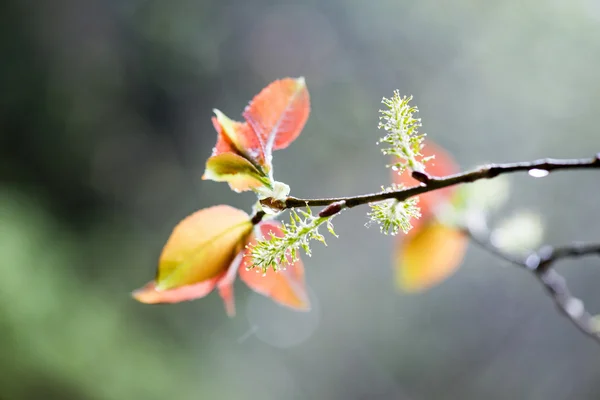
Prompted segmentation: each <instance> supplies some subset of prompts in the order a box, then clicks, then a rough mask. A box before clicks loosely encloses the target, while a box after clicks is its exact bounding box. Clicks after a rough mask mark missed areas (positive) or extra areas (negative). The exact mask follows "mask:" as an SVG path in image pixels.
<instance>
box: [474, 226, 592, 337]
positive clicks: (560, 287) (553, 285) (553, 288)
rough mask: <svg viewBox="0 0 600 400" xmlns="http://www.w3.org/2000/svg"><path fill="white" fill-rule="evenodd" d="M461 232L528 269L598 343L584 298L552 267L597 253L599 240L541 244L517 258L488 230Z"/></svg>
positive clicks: (497, 254)
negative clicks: (577, 294)
mask: <svg viewBox="0 0 600 400" xmlns="http://www.w3.org/2000/svg"><path fill="white" fill-rule="evenodd" d="M464 232H465V234H466V235H468V236H469V238H471V240H472V241H473V242H474V243H476V244H477V245H479V246H480V247H481V248H483V249H484V250H486V251H488V252H489V253H492V254H494V255H496V256H498V257H500V258H502V259H503V260H506V261H508V262H510V263H511V264H513V265H516V266H518V267H521V268H523V269H525V270H527V271H529V272H531V273H532V274H533V276H535V278H536V279H537V280H538V282H540V283H541V284H542V286H543V287H544V289H545V290H546V292H548V294H549V295H550V297H552V300H554V303H555V304H556V306H557V307H558V309H559V310H560V311H561V313H562V314H563V315H565V316H566V317H567V318H568V319H569V320H570V321H571V322H572V323H573V324H574V325H575V326H576V327H577V328H578V329H579V330H580V331H581V332H583V333H584V334H586V335H587V336H589V337H591V338H592V339H594V340H595V341H597V342H599V343H600V329H599V327H598V324H597V323H596V322H595V320H594V317H593V316H592V315H591V314H590V313H589V312H588V311H587V310H586V309H585V306H584V304H583V302H582V301H581V300H580V299H578V298H577V297H575V296H573V294H571V291H570V290H569V287H568V286H567V282H566V280H565V278H564V277H563V276H562V275H560V274H559V273H558V272H557V271H556V270H555V269H554V268H553V265H554V263H556V262H557V261H559V260H561V259H564V258H569V257H582V256H586V255H594V254H597V255H599V256H600V244H583V243H573V244H571V245H567V246H561V247H552V246H543V247H541V248H540V249H539V250H538V251H536V252H533V253H531V254H530V255H529V256H527V257H525V258H519V257H517V256H514V255H512V254H509V253H506V252H504V251H502V250H501V249H499V248H498V247H496V246H495V245H494V244H493V243H492V242H491V241H490V239H489V232H488V233H487V234H486V235H485V237H483V235H482V234H481V233H475V232H474V231H473V230H470V229H468V228H467V229H464Z"/></svg>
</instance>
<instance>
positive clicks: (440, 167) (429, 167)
mask: <svg viewBox="0 0 600 400" xmlns="http://www.w3.org/2000/svg"><path fill="white" fill-rule="evenodd" d="M423 154H424V155H425V156H426V157H427V156H431V155H435V158H434V159H433V160H430V161H428V162H427V163H426V164H425V171H426V172H427V173H428V174H430V175H433V176H447V175H452V174H455V173H457V172H458V171H459V167H458V165H457V164H456V162H455V161H454V159H453V158H452V156H451V155H450V154H449V153H448V152H446V151H444V150H443V149H442V148H441V147H439V146H437V145H435V144H434V143H432V142H430V141H426V142H425V147H424V148H423ZM421 158H422V157H418V159H419V160H420V159H421ZM392 180H393V182H394V183H397V184H403V185H405V186H408V187H410V186H415V185H419V184H420V183H419V181H417V180H416V179H414V178H413V177H412V176H411V171H410V170H406V171H404V172H403V173H402V174H398V173H397V172H393V176H392ZM454 190H455V188H453V187H448V188H444V189H440V190H434V191H432V192H429V193H424V194H422V195H419V207H420V208H421V214H422V215H423V217H422V218H421V220H416V221H415V223H416V225H420V223H419V222H418V221H423V220H426V219H427V218H428V217H430V216H431V215H432V214H433V213H434V212H435V208H436V207H437V206H438V205H439V204H441V203H444V202H448V201H450V198H451V197H452V194H453V193H454ZM415 228H416V226H415ZM413 229H414V228H413Z"/></svg>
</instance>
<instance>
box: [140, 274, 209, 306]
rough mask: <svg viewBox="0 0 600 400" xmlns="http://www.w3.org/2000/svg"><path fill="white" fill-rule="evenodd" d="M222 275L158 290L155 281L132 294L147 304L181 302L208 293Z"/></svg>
mask: <svg viewBox="0 0 600 400" xmlns="http://www.w3.org/2000/svg"><path fill="white" fill-rule="evenodd" d="M219 279H221V276H218V277H215V278H212V279H208V280H206V281H203V282H200V283H196V284H194V285H187V286H181V287H178V288H176V289H170V290H162V291H159V290H156V284H155V283H154V281H152V282H149V283H147V284H146V285H145V286H144V287H141V288H139V289H137V290H134V291H133V293H132V295H133V298H135V299H136V300H137V301H139V302H141V303H147V304H156V303H179V302H182V301H189V300H194V299H199V298H201V297H204V296H206V295H208V294H209V293H210V292H212V290H213V289H214V288H215V286H216V284H217V281H218V280H219Z"/></svg>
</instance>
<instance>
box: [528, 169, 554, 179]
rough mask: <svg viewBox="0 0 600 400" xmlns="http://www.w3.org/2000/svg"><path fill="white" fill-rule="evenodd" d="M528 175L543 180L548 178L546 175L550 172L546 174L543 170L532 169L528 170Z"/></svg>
mask: <svg viewBox="0 0 600 400" xmlns="http://www.w3.org/2000/svg"><path fill="white" fill-rule="evenodd" d="M528 174H529V176H533V177H534V178H543V177H545V176H548V174H550V172H548V171H547V170H545V169H538V168H534V169H530V170H529V172H528Z"/></svg>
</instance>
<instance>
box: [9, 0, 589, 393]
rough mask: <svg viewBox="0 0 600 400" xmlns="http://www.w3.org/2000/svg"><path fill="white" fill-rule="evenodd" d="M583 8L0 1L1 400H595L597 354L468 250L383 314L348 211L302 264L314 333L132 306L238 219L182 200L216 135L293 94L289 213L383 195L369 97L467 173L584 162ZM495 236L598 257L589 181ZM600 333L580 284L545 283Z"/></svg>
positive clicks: (517, 201) (288, 318)
mask: <svg viewBox="0 0 600 400" xmlns="http://www.w3.org/2000/svg"><path fill="white" fill-rule="evenodd" d="M598 65H600V4H599V3H598V2H597V1H596V0H572V1H536V0H529V1H517V0H508V1H503V2H484V1H474V0H458V1H452V2H451V1H434V0H420V1H392V0H386V1H358V0H354V1H341V0H326V1H317V0H306V1H298V2H292V1H267V0H247V1H242V0H237V1H236V0H220V1H217V0H172V1H161V0H110V1H109V0H53V1H48V0H46V1H44V0H41V1H37V2H31V1H18V0H8V1H5V2H2V5H0V179H1V181H0V268H1V269H0V271H1V274H0V303H1V306H0V398H1V399H2V400H5V399H6V400H13V399H36V400H37V399H64V400H71V399H73V400H80V399H81V400H83V399H97V400H133V399H146V400H150V399H163V400H164V399H178V400H188V399H255V398H261V399H407V400H408V399H413V400H421V399H461V400H468V399H477V400H479V399H509V398H510V399H512V398H517V399H544V400H548V399H557V400H559V399H581V400H585V399H597V398H598V397H599V396H600V383H599V382H600V380H599V379H598V378H599V375H600V372H599V371H600V348H599V347H598V346H597V344H595V343H593V342H592V341H590V340H589V339H587V338H585V337H584V336H583V335H581V334H580V333H579V332H578V331H577V330H576V329H575V328H574V327H573V326H572V325H571V324H570V323H569V322H568V321H567V320H566V319H564V318H563V317H562V316H561V315H560V314H559V313H558V312H557V311H556V309H555V308H554V306H553V304H552V302H551V301H550V299H549V298H547V296H546V295H545V293H544V292H543V290H542V288H541V287H540V286H539V285H538V284H537V282H535V281H534V280H533V279H532V278H531V277H529V276H528V275H527V274H526V273H524V272H522V271H519V270H518V269H515V268H513V267H510V266H508V265H506V264H504V263H503V262H501V261H499V260H497V259H494V258H492V257H491V256H489V255H488V254H486V253H484V252H482V251H481V250H480V249H478V248H476V247H474V246H470V247H469V249H468V253H467V256H466V259H465V262H464V264H463V266H462V268H461V269H460V271H459V272H458V273H457V274H455V275H454V276H453V277H452V278H450V279H449V280H448V281H447V282H445V283H444V284H442V285H441V286H438V287H436V288H435V289H433V290H431V291H429V292H426V293H424V294H420V295H405V294H402V293H398V292H397V291H396V290H395V289H394V284H393V279H392V276H393V275H392V269H391V259H392V257H391V254H392V248H393V247H392V246H393V240H392V239H391V238H389V237H384V236H382V235H380V234H379V232H378V229H377V228H376V227H371V228H370V229H367V228H365V227H364V224H365V222H366V217H365V213H364V212H365V211H366V210H364V209H362V210H360V209H357V210H354V211H352V212H347V213H345V214H344V215H343V216H341V217H339V218H337V222H336V230H337V231H338V233H339V234H340V236H341V237H340V239H339V240H335V239H330V240H328V242H329V247H328V248H324V247H320V245H318V244H316V245H314V246H313V253H314V254H313V257H312V258H311V259H306V260H305V264H306V267H307V273H308V277H307V279H308V284H309V289H310V295H311V300H312V303H313V310H312V311H311V312H310V313H295V312H293V311H289V310H287V309H284V308H281V307H278V306H277V305H275V304H272V303H271V302H270V301H269V300H267V299H264V298H262V297H260V296H259V295H256V294H254V293H251V292H250V291H249V290H248V289H247V288H246V287H244V286H243V285H242V284H240V283H239V282H238V284H237V285H236V297H237V307H238V315H237V317H236V318H235V319H229V318H227V317H226V316H225V313H224V310H223V306H222V304H221V302H220V299H219V298H218V296H217V295H216V294H214V293H213V294H211V295H210V296H208V297H207V298H205V299H202V300H199V301H194V302H189V303H183V304H178V305H169V306H149V305H143V304H138V303H136V302H134V301H133V300H132V299H131V298H130V291H131V290H132V289H134V288H137V287H139V286H141V285H142V284H144V283H145V282H147V281H148V280H149V279H151V278H152V277H153V275H154V270H155V267H156V261H157V258H158V255H159V254H160V250H161V247H162V245H163V244H164V242H165V240H166V239H167V237H168V235H169V233H170V231H171V229H172V227H173V226H174V225H175V224H176V223H177V222H178V221H179V220H180V219H181V218H183V217H184V216H186V215H187V214H189V213H191V212H193V211H195V210H197V209H199V208H203V207H207V206H210V205H214V204H221V203H226V204H231V205H234V206H237V207H240V208H243V209H245V210H247V211H250V206H251V204H252V202H253V198H252V196H251V195H249V194H242V195H236V194H234V193H232V192H230V191H229V189H228V188H227V185H225V184H218V183H213V182H205V181H201V180H200V176H201V174H202V171H203V167H204V162H205V160H206V158H207V157H208V156H209V154H210V151H211V148H212V146H213V145H214V142H215V138H216V135H215V132H214V130H213V128H212V125H211V123H210V116H211V109H212V108H213V107H218V108H219V109H221V110H223V111H224V112H225V113H226V114H228V115H230V116H232V117H234V116H239V114H240V113H241V110H242V109H243V107H244V106H245V104H246V102H247V101H248V100H250V98H251V97H252V96H253V95H254V94H256V93H257V92H258V91H259V90H260V89H261V88H262V87H263V86H265V85H266V84H267V83H268V82H270V81H272V80H275V79H277V78H280V77H284V76H301V75H302V76H305V77H306V79H307V83H308V87H309V90H310V93H311V97H312V105H313V109H312V114H311V117H310V120H309V122H308V124H307V126H306V128H305V130H304V132H303V134H302V135H301V136H300V137H299V139H298V140H297V141H296V142H295V143H294V144H293V145H292V146H291V147H290V148H288V149H286V150H283V151H281V152H278V153H276V154H275V159H274V164H275V171H276V178H277V179H278V180H281V181H284V182H287V183H288V184H290V185H291V187H292V193H293V194H294V195H296V196H302V197H322V196H328V195H344V194H348V195H350V194H359V193H364V192H370V191H374V190H378V189H379V188H380V186H381V185H383V184H386V183H387V179H388V171H387V170H386V169H385V168H384V165H385V163H386V161H387V160H385V159H384V158H383V157H382V156H381V155H380V150H379V149H378V148H377V146H376V145H375V142H376V141H377V139H378V138H379V136H380V132H379V131H377V129H376V125H377V118H378V114H377V110H378V109H379V108H380V104H379V102H380V100H381V97H382V96H390V95H391V94H392V91H393V90H394V89H396V88H397V89H400V91H401V92H402V93H405V94H413V95H414V97H415V103H416V104H417V105H418V106H419V108H420V110H421V113H420V116H421V117H422V118H423V122H424V130H425V131H426V132H428V133H429V135H430V138H432V139H433V140H435V141H436V142H438V143H439V144H441V145H442V146H444V147H445V148H447V149H448V150H449V151H450V152H452V154H454V155H455V157H456V159H457V160H458V162H459V163H460V165H461V167H463V168H468V167H472V166H475V165H477V164H480V163H484V162H488V161H498V162H502V161H519V160H530V159H535V158H539V157H548V156H551V157H589V156H592V155H593V154H595V153H596V152H598V151H600V133H599V130H598V126H597V125H598V115H599V112H598V110H600V75H599V73H598ZM510 181H511V197H510V200H509V202H508V204H507V206H506V209H505V212H506V213H507V214H510V213H511V212H512V211H514V210H519V209H525V210H529V211H533V212H537V213H539V214H540V215H542V216H543V219H544V223H545V227H546V229H545V233H544V234H545V237H544V240H545V241H546V242H547V243H551V244H560V243H567V242H570V241H572V240H587V241H597V240H600V224H599V221H600V211H599V208H598V199H599V197H600V179H599V177H598V174H597V173H593V172H576V173H566V172H565V173H560V172H559V173H555V174H551V175H550V176H549V177H547V178H544V179H533V178H530V177H528V176H526V175H520V176H513V177H511V178H510ZM560 271H561V272H562V273H564V275H565V276H566V277H567V278H568V280H569V282H570V285H571V288H572V289H573V290H574V291H575V292H576V293H577V294H578V295H580V296H581V297H583V298H584V299H585V301H586V305H587V306H588V307H589V308H590V309H591V310H592V311H593V310H600V294H599V292H598V282H599V279H600V265H599V264H598V259H593V258H588V259H582V260H578V261H574V262H565V263H563V264H561V266H560Z"/></svg>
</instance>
